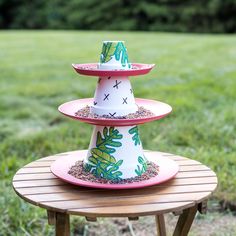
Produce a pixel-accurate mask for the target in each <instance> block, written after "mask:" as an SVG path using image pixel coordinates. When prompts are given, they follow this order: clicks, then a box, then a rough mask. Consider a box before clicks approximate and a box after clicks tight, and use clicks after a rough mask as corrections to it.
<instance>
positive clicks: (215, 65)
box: [0, 31, 236, 235]
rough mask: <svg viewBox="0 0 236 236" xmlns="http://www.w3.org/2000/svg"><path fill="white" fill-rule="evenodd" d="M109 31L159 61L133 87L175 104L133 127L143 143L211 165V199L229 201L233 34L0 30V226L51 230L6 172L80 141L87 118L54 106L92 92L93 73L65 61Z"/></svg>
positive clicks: (233, 167)
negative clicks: (162, 116)
mask: <svg viewBox="0 0 236 236" xmlns="http://www.w3.org/2000/svg"><path fill="white" fill-rule="evenodd" d="M107 39H110V40H117V39H121V40H125V41H126V45H127V47H128V52H129V57H130V60H131V61H132V62H144V63H156V65H157V66H156V67H155V69H154V70H153V71H152V72H151V73H150V74H149V75H147V76H142V77H140V78H139V77H133V78H132V85H133V89H134V92H135V96H136V97H142V98H151V99H156V100H160V101H164V102H167V103H169V104H171V106H172V107H173V113H172V114H171V115H170V116H169V117H167V118H166V119H163V120H161V121H156V122H152V123H149V124H145V125H143V126H141V127H140V132H141V138H142V141H143V146H144V148H146V149H153V150H159V151H165V152H171V153H177V154H179V155H183V156H186V157H189V158H192V159H196V160H199V161H201V162H202V163H204V164H206V165H208V166H210V167H211V168H212V169H213V170H214V171H216V173H217V175H218V177H219V186H218V190H217V192H216V193H215V194H214V198H215V199H216V200H217V201H223V202H230V203H232V204H236V195H235V189H236V154H235V153H236V152H235V151H236V132H235V131H236V121H235V117H236V66H235V65H236V37H235V36H224V35H217V36H216V35H215V36H213V35H191V34H162V33H125V32H122V33H120V32H113V33H109V32H94V31H93V32H75V31H66V32H65V31H64V32H63V31H57V32H53V31H37V32H36V31H34V32H29V31H28V32H27V31H9V32H6V31H1V32H0V59H1V60H0V61H1V63H0V72H1V74H0V101H1V102H0V117H1V119H0V141H1V142H0V178H1V182H0V235H50V233H51V232H52V229H51V228H49V227H48V226H47V224H46V220H45V219H46V215H45V212H44V211H42V210H40V209H38V208H35V207H32V206H30V205H29V204H26V203H24V202H23V201H20V200H19V198H18V197H17V196H16V194H15V193H14V191H13V190H12V187H11V179H12V177H13V175H14V173H15V172H16V170H17V169H18V168H20V167H21V166H23V165H25V164H27V163H28V162H30V161H32V160H36V159H38V158H40V157H43V156H46V155H51V154H54V153H58V152H65V151H69V150H75V149H85V148H87V147H88V144H89V139H90V135H91V131H92V127H91V126H89V125H87V124H83V123H80V122H76V121H73V120H70V119H69V118H66V117H63V116H62V115H60V114H59V113H58V112H57V107H58V105H59V104H61V103H63V102H65V101H69V100H72V99H77V98H85V97H92V96H93V93H94V89H95V86H96V79H94V78H92V77H91V78H89V77H88V78H86V77H82V76H79V75H77V74H76V73H75V72H74V71H73V70H72V68H71V63H86V62H97V61H98V60H99V53H100V50H101V41H102V40H107ZM80 220H81V219H80V218H76V219H75V220H74V221H73V225H74V226H77V224H78V223H79V221H80ZM77 232H79V230H78V229H77Z"/></svg>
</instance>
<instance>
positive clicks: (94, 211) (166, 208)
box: [67, 201, 194, 217]
mask: <svg viewBox="0 0 236 236" xmlns="http://www.w3.org/2000/svg"><path fill="white" fill-rule="evenodd" d="M192 205H194V203H193V202H192V201H189V202H170V203H154V204H153V203H149V204H146V205H140V206H138V207H136V205H130V206H125V209H124V206H109V207H91V208H84V209H80V208H74V209H68V210H67V212H68V213H69V214H74V215H82V216H83V215H86V216H93V217H96V216H100V217H105V216H109V217H112V216H115V217H124V216H133V217H135V216H146V215H154V214H156V213H157V212H158V213H160V214H161V213H166V212H170V211H172V210H174V209H183V208H186V207H189V206H192Z"/></svg>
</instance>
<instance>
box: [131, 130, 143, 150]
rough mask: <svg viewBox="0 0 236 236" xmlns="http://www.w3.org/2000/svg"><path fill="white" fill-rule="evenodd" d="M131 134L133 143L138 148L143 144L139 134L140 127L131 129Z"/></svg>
mask: <svg viewBox="0 0 236 236" xmlns="http://www.w3.org/2000/svg"><path fill="white" fill-rule="evenodd" d="M129 134H131V135H132V134H133V137H132V139H133V141H134V145H135V146H137V145H140V144H141V141H140V138H139V133H138V126H135V127H133V128H131V129H130V130H129Z"/></svg>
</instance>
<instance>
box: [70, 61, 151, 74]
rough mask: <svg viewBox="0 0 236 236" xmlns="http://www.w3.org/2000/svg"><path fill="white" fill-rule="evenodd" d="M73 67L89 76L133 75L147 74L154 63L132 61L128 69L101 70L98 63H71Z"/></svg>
mask: <svg viewBox="0 0 236 236" xmlns="http://www.w3.org/2000/svg"><path fill="white" fill-rule="evenodd" d="M72 66H73V68H74V69H75V70H76V72H78V73H79V74H81V75H90V76H101V77H103V76H135V75H145V74H147V73H148V72H149V71H150V70H151V69H152V68H153V67H154V66H155V64H141V63H132V64H131V69H128V70H104V69H103V70H102V69H99V68H98V63H89V64H72Z"/></svg>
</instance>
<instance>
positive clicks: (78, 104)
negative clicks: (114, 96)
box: [58, 98, 172, 126]
mask: <svg viewBox="0 0 236 236" xmlns="http://www.w3.org/2000/svg"><path fill="white" fill-rule="evenodd" d="M135 102H136V104H137V105H138V106H143V107H144V108H146V109H148V110H150V111H151V112H152V113H154V116H149V117H145V118H134V119H108V118H86V117H82V116H76V115H75V113H76V112H77V111H78V110H79V109H81V108H84V107H85V106H87V105H88V106H91V105H92V104H93V98H84V99H79V100H74V101H70V102H66V103H64V104H62V105H60V106H59V107H58V110H59V111H60V112H61V113H62V114H64V115H66V116H69V117H71V118H73V119H75V120H80V121H82V122H86V123H88V124H93V125H102V126H128V125H138V124H143V123H147V122H150V121H154V120H159V119H161V118H163V117H165V116H167V115H168V114H169V113H170V112H171V111H172V108H171V106H170V105H168V104H166V103H163V102H159V101H154V100H149V99H141V98H136V99H135Z"/></svg>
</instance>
